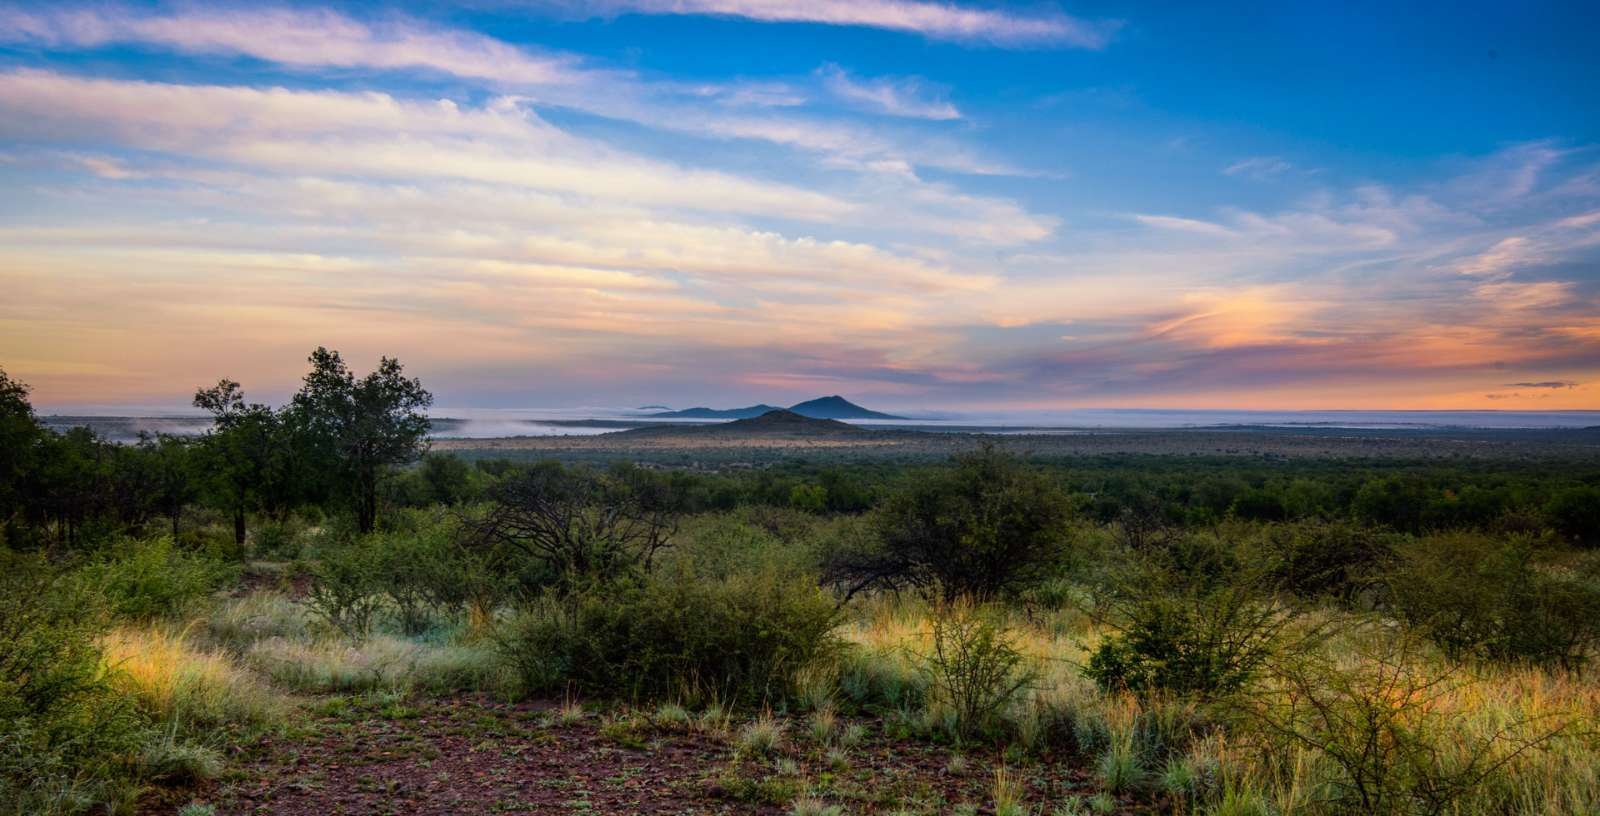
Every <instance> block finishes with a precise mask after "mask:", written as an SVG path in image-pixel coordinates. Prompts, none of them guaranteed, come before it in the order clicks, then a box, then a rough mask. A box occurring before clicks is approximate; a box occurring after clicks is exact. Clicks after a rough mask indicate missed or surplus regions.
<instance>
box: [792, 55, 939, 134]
mask: <svg viewBox="0 0 1600 816" xmlns="http://www.w3.org/2000/svg"><path fill="white" fill-rule="evenodd" d="M817 74H818V76H820V77H821V78H822V82H823V85H825V86H826V87H827V89H828V90H829V91H830V92H832V93H833V95H834V96H837V97H839V98H840V99H842V100H844V101H846V102H848V103H850V104H853V105H857V106H860V107H864V108H866V109H867V110H871V111H876V112H878V113H885V114H888V115H890V116H906V117H910V118H913V119H934V120H949V119H960V118H961V111H959V110H957V109H956V106H955V105H952V104H950V101H949V100H948V99H946V98H945V91H944V90H943V89H941V88H936V87H934V86H932V85H930V84H929V83H927V82H926V81H924V80H922V79H919V78H917V77H900V78H891V77H879V78H874V79H857V78H855V77H852V76H850V74H849V73H848V72H846V71H845V70H844V69H843V68H840V67H839V66H837V65H825V66H823V67H822V68H821V69H819V70H818V71H817Z"/></svg>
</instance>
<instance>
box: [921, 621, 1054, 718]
mask: <svg viewBox="0 0 1600 816" xmlns="http://www.w3.org/2000/svg"><path fill="white" fill-rule="evenodd" d="M932 641H933V648H932V651H931V652H930V653H929V654H926V655H923V658H922V659H923V671H924V672H925V673H926V674H927V676H928V681H929V682H928V686H929V689H930V695H931V698H932V701H933V702H934V703H935V704H936V705H942V706H945V707H947V709H948V712H949V713H950V715H951V716H952V719H953V723H954V726H955V729H956V735H957V736H959V737H975V736H979V735H982V734H985V733H990V732H993V731H994V730H995V727H996V725H997V724H998V723H999V722H1000V717H1001V715H1003V714H1004V713H1005V712H1006V709H1007V708H1009V707H1010V706H1011V704H1012V703H1013V702H1015V701H1016V700H1017V699H1018V697H1019V696H1020V695H1021V694H1022V693H1023V692H1024V691H1026V690H1027V688H1028V687H1029V685H1030V684H1031V683H1032V682H1033V679H1034V675H1033V672H1032V670H1031V669H1030V668H1029V667H1028V665H1027V660H1026V658H1025V656H1024V655H1023V654H1022V652H1021V651H1019V650H1018V649H1017V647H1016V645H1015V644H1014V643H1013V642H1012V639H1011V638H1010V636H1009V635H1008V634H1007V632H1006V628H1005V622H1004V620H1003V619H1000V618H997V615H996V613H995V612H993V611H991V610H985V609H981V608H977V607H973V606H970V605H967V604H954V605H950V606H946V607H943V608H941V609H939V610H938V611H937V612H936V613H935V614H934V616H933V633H932Z"/></svg>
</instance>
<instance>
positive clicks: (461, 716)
mask: <svg viewBox="0 0 1600 816" xmlns="http://www.w3.org/2000/svg"><path fill="white" fill-rule="evenodd" d="M311 708H312V709H313V710H315V711H316V713H315V714H311V715H308V719H307V721H306V722H305V723H304V724H303V726H302V727H300V728H297V729H296V733H293V734H287V735H284V736H281V737H273V738H270V739H267V740H264V741H262V742H261V743H259V744H257V745H254V746H251V747H249V748H247V749H245V750H244V752H243V754H242V755H241V756H238V757H236V758H235V759H234V760H233V762H232V763H231V765H232V770H231V771H230V772H229V774H228V776H227V777H225V779H224V780H222V781H221V782H217V783H211V784H210V785H209V786H208V787H207V788H206V789H202V790H200V791H197V792H195V793H194V794H193V795H192V796H193V801H199V802H206V803H210V804H212V805H214V806H215V807H216V812H217V813H218V814H269V813H270V814H277V815H281V816H332V815H333V814H417V815H418V816H446V815H448V816H466V814H479V813H485V814H487V813H551V814H555V813H563V814H568V813H570V814H581V813H589V814H723V813H727V814H733V813H738V814H784V813H788V812H789V807H790V805H791V803H792V802H793V800H794V799H795V798H796V797H799V796H802V795H807V794H810V795H813V796H815V797H817V798H818V799H821V800H823V801H825V802H828V803H832V804H839V805H843V807H844V812H845V813H851V814H863V813H890V812H895V811H900V810H904V811H905V812H909V813H950V812H954V811H956V810H957V806H958V805H961V804H963V803H969V804H970V805H975V806H978V808H979V810H978V812H982V813H988V812H990V811H989V803H990V791H991V786H992V784H993V778H994V776H993V775H994V768H995V767H996V764H997V762H998V761H999V759H998V757H997V756H995V755H994V753H993V752H992V751H985V750H974V751H966V752H964V753H963V754H962V757H963V759H958V760H956V761H955V762H954V763H952V762H951V757H952V756H954V755H956V753H955V752H954V751H953V750H952V749H951V748H950V747H948V746H939V745H933V744H929V743H927V742H924V741H918V740H896V739H891V738H890V737H889V736H888V735H886V734H885V725H884V723H882V722H880V721H876V720H858V721H854V724H855V725H857V726H859V734H860V737H859V740H858V741H854V742H853V743H852V741H851V740H848V739H845V740H843V741H841V740H840V739H838V738H837V737H836V738H834V739H831V740H828V741H827V742H826V743H824V742H819V741H817V740H816V739H815V738H814V737H812V736H811V735H810V733H809V730H808V729H807V727H806V724H805V722H804V721H801V720H795V721H791V722H789V723H787V724H786V726H785V730H784V738H783V740H782V742H781V743H780V747H779V748H778V750H776V751H775V752H773V753H771V754H769V755H761V756H752V755H750V754H749V752H748V751H746V752H741V751H739V750H737V749H736V748H735V745H734V744H735V742H736V741H737V740H736V738H735V737H733V736H731V735H730V732H727V731H723V730H720V729H703V728H700V727H697V726H695V725H693V724H671V725H669V724H665V723H661V722H652V721H650V719H649V718H647V717H645V716H643V715H638V716H635V717H632V718H627V717H623V718H620V719H619V718H618V717H616V716H614V715H612V716H602V715H599V714H595V713H590V714H588V715H587V716H586V717H584V718H583V719H582V720H579V721H576V722H566V723H564V722H562V721H561V718H560V717H558V716H557V715H556V712H555V711H554V709H553V708H552V707H551V705H550V704H532V705H504V704H498V703H493V702H489V701H484V700H477V699H457V700H437V701H410V702H403V703H391V704H388V705H378V704H375V703H351V702H346V701H341V700H332V701H322V702H318V703H314V704H313V705H312V706H311ZM848 725H849V724H848V723H844V722H843V721H841V724H840V730H838V731H836V732H835V733H836V734H842V733H844V731H843V729H844V728H846V727H847V726H848ZM734 730H735V731H736V730H737V723H736V724H735V726H734ZM1012 771H1013V773H1015V774H1016V775H1017V776H1018V777H1019V778H1020V779H1022V780H1023V781H1024V783H1025V784H1026V785H1027V787H1028V791H1029V796H1028V799H1029V801H1030V802H1032V803H1033V804H1035V805H1036V806H1040V805H1043V806H1044V807H1043V808H1041V809H1040V812H1045V813H1048V812H1050V807H1051V806H1054V805H1056V804H1058V803H1061V802H1064V801H1066V800H1067V799H1068V798H1069V797H1070V796H1071V795H1072V794H1087V793H1089V792H1090V791H1091V790H1092V786H1091V785H1090V784H1089V782H1088V781H1087V780H1086V779H1085V778H1084V777H1083V775H1082V773H1081V772H1079V771H1075V770H1072V769H1071V768H1070V767H1068V766H1066V765H1064V764H1059V765H1058V764H1053V763H1048V762H1046V763H1038V762H1033V763H1030V764H1027V765H1022V766H1016V767H1013V769H1012ZM161 798H162V799H164V800H165V801H163V802H160V803H155V802H152V805H151V807H150V808H149V809H148V810H147V812H148V813H151V814H155V813H162V814H171V813H173V812H174V811H175V809H176V805H175V804H174V798H173V797H172V796H167V797H161ZM177 801H178V803H179V804H181V802H184V801H190V797H189V796H185V797H184V798H182V799H180V800H177ZM967 812H971V811H967Z"/></svg>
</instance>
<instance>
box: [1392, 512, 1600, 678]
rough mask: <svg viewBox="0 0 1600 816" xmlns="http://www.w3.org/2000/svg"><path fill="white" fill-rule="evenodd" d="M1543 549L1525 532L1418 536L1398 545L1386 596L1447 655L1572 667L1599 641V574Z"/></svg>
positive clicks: (1399, 611) (1581, 662) (1590, 652)
mask: <svg viewBox="0 0 1600 816" xmlns="http://www.w3.org/2000/svg"><path fill="white" fill-rule="evenodd" d="M1543 556H1544V553H1542V552H1541V550H1540V548H1539V547H1538V545H1537V542H1536V541H1535V540H1534V539H1533V538H1531V537H1529V536H1525V535H1524V536H1509V537H1490V536H1485V535H1482V534H1478V533H1450V534H1444V535H1437V536H1429V537H1425V538H1420V539H1417V540H1415V541H1413V542H1411V543H1410V544H1408V545H1407V546H1406V547H1404V548H1403V549H1402V550H1401V554H1400V560H1399V563H1398V565H1397V566H1396V567H1395V569H1394V570H1393V572H1392V573H1391V574H1390V576H1389V579H1388V585H1389V602H1390V603H1391V604H1392V606H1393V608H1394V610H1395V612H1396V613H1398V615H1399V616H1400V617H1401V618H1402V619H1404V620H1405V621H1406V622H1407V623H1408V624H1410V625H1411V626H1412V627H1413V628H1414V629H1416V630H1417V631H1419V632H1422V633H1423V634H1425V635H1426V636H1427V637H1429V638H1430V639H1432V640H1433V641H1434V642H1435V643H1436V644H1438V645H1439V647H1440V648H1441V649H1443V650H1444V651H1445V653H1446V654H1448V655H1450V656H1451V657H1455V658H1458V659H1459V658H1463V657H1478V658H1484V659H1489V660H1500V661H1519V662H1527V663H1533V664H1538V665H1545V666H1559V667H1562V668H1576V667H1578V666H1580V665H1582V664H1583V663H1584V662H1586V661H1587V660H1588V658H1589V657H1590V655H1591V654H1592V653H1593V651H1594V649H1595V648H1596V647H1597V646H1600V576H1595V575H1587V576H1586V575H1582V574H1577V573H1574V572H1572V571H1570V570H1567V569H1563V568H1561V567H1559V566H1558V565H1556V564H1553V563H1548V562H1547V561H1545V560H1544V559H1543Z"/></svg>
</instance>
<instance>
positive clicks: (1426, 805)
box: [1233, 632, 1571, 816]
mask: <svg viewBox="0 0 1600 816" xmlns="http://www.w3.org/2000/svg"><path fill="white" fill-rule="evenodd" d="M1345 650H1346V651H1345V654H1344V659H1343V660H1341V659H1340V658H1339V657H1338V656H1335V655H1332V654H1307V655H1302V656H1300V657H1297V658H1296V659H1293V660H1285V661H1280V662H1275V663H1274V664H1272V666H1271V667H1270V670H1269V672H1268V673H1269V674H1270V675H1271V676H1270V683H1269V684H1268V686H1267V688H1265V689H1263V690H1262V691H1261V692H1259V693H1255V694H1250V695H1241V696H1240V697H1238V698H1236V699H1235V700H1234V701H1233V703H1234V706H1235V708H1236V709H1237V710H1238V711H1239V712H1241V713H1242V714H1243V716H1244V720H1245V721H1246V722H1248V723H1249V724H1250V725H1251V726H1252V731H1253V733H1255V734H1258V735H1260V736H1261V737H1263V738H1264V740H1263V741H1262V742H1261V743H1260V745H1261V747H1262V748H1263V749H1264V751H1265V752H1266V753H1267V755H1268V756H1269V757H1272V758H1275V759H1276V760H1277V761H1280V762H1284V763H1286V764H1287V763H1290V762H1293V761H1294V760H1293V757H1294V756H1296V754H1297V752H1301V751H1310V752H1312V753H1313V755H1314V756H1315V757H1317V758H1319V760H1320V764H1322V765H1323V766H1325V767H1331V768H1332V769H1333V773H1331V774H1326V775H1325V778H1324V779H1323V780H1322V783H1323V785H1324V786H1325V788H1326V789H1327V793H1326V794H1325V797H1326V798H1327V799H1328V800H1329V804H1331V805H1332V806H1333V807H1332V808H1331V809H1332V810H1333V811H1334V812H1339V813H1362V814H1396V815H1397V816H1398V815H1399V814H1446V813H1503V812H1510V810H1511V804H1512V801H1511V798H1512V797H1510V796H1505V792H1506V788H1507V786H1506V785H1505V784H1504V783H1505V782H1506V781H1507V776H1508V774H1509V772H1510V770H1511V769H1512V768H1514V767H1515V766H1516V763H1517V762H1518V761H1519V760H1520V759H1521V758H1522V757H1523V756H1524V755H1526V754H1527V753H1529V752H1530V751H1534V750H1536V749H1539V748H1541V747H1543V746H1545V745H1546V744H1548V743H1549V742H1551V741H1552V740H1554V739H1556V738H1557V737H1558V736H1560V735H1561V734H1562V733H1563V732H1565V731H1567V730H1568V729H1569V727H1570V725H1571V724H1570V722H1569V721H1568V719H1567V718H1564V717H1554V718H1549V719H1544V720H1533V719H1527V718H1523V717H1515V716H1513V717H1510V718H1506V719H1503V720H1502V721H1499V722H1497V723H1496V724H1495V725H1493V726H1491V727H1488V728H1482V727H1475V724H1473V723H1469V722H1468V720H1469V716H1468V715H1467V713H1466V712H1463V711H1461V710H1459V709H1458V708H1456V707H1455V705H1456V704H1457V703H1456V702H1455V701H1458V700H1459V699H1461V698H1463V697H1466V696H1468V695H1466V694H1464V693H1463V692H1464V691H1465V687H1466V686H1468V685H1470V683H1471V682H1472V681H1471V680H1469V679H1467V678H1465V677H1464V676H1463V675H1461V673H1460V672H1459V670H1457V669H1454V668H1448V667H1446V668H1439V667H1436V666H1433V665H1430V663H1429V662H1428V661H1426V660H1425V659H1424V658H1423V652H1422V651H1421V650H1420V649H1418V648H1417V646H1416V645H1415V644H1414V643H1412V642H1411V641H1410V640H1409V639H1407V638H1406V637H1404V636H1403V635H1401V636H1398V637H1397V636H1396V635H1395V633H1392V632H1366V633H1363V635H1361V636H1358V637H1352V638H1350V639H1349V642H1348V643H1347V644H1346V646H1345ZM1352 658H1353V659H1352Z"/></svg>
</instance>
